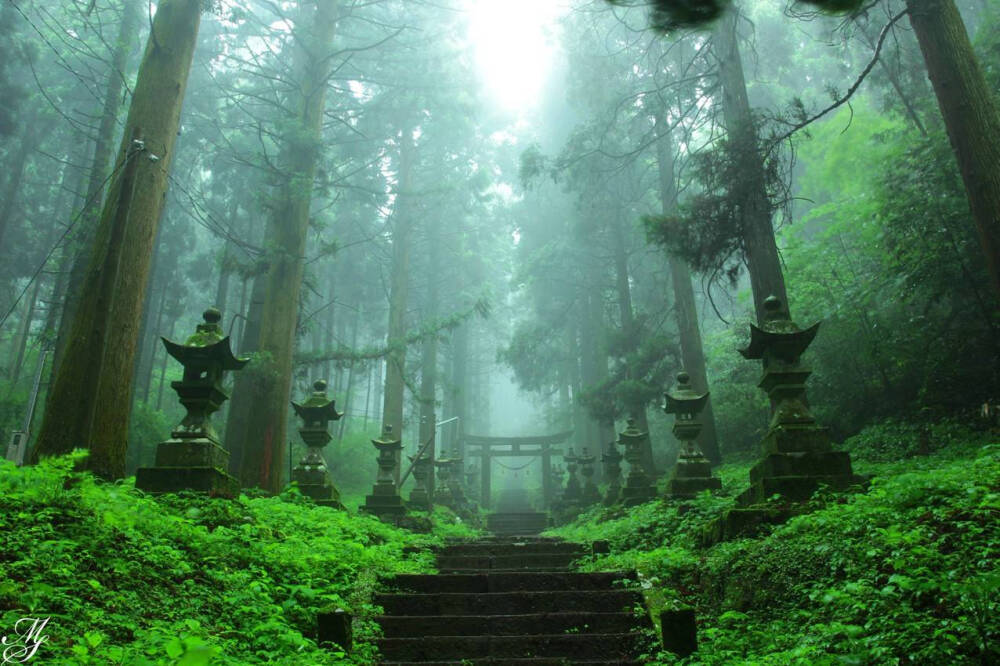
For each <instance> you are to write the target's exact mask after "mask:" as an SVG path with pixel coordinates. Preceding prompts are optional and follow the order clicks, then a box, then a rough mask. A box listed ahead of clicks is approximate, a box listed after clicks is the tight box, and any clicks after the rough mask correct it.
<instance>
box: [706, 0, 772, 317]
mask: <svg viewBox="0 0 1000 666" xmlns="http://www.w3.org/2000/svg"><path fill="white" fill-rule="evenodd" d="M738 18H739V12H738V11H737V10H736V9H735V8H733V9H730V10H729V11H727V12H726V13H725V14H724V15H723V16H722V18H720V19H719V20H718V21H716V23H715V26H714V29H713V32H712V41H713V42H714V48H715V54H716V58H717V59H718V61H719V79H720V81H721V83H722V114H723V117H724V118H725V121H726V132H727V134H728V139H729V142H730V146H731V147H732V148H733V149H735V150H736V151H737V152H738V154H739V155H741V157H742V161H743V164H742V168H741V171H742V173H743V174H744V182H743V183H741V184H740V185H741V188H740V189H741V191H742V192H743V196H744V201H743V205H742V208H743V211H744V213H743V219H742V220H741V223H742V237H743V249H744V252H745V255H746V263H747V272H748V273H749V274H750V288H751V290H752V291H753V302H754V307H755V308H756V311H757V319H758V321H760V320H762V317H763V314H764V300H765V299H766V298H767V297H768V296H772V295H773V296H777V297H778V298H780V299H781V301H782V303H784V304H785V306H786V307H788V294H786V293H785V278H784V276H783V275H782V272H781V260H780V258H779V257H778V246H777V245H776V244H775V242H774V227H773V226H772V225H771V202H770V201H769V200H768V196H767V186H766V178H765V170H764V158H763V155H762V154H761V152H760V146H759V143H758V140H757V138H758V137H757V127H756V125H755V123H754V119H753V115H752V114H751V112H750V102H749V101H748V99H747V86H746V79H745V78H744V76H743V61H742V60H741V56H740V49H739V44H738V37H737V34H736V23H737V19H738Z"/></svg>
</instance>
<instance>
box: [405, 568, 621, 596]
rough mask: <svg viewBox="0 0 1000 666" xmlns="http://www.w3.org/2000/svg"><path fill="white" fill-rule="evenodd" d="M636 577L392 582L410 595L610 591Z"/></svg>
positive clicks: (519, 575)
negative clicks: (621, 582) (624, 581)
mask: <svg viewBox="0 0 1000 666" xmlns="http://www.w3.org/2000/svg"><path fill="white" fill-rule="evenodd" d="M630 577H631V578H635V574H634V573H632V574H631V575H630V574H629V573H628V572H621V571H611V572H595V573H579V572H565V573H561V572H556V573H548V572H537V571H525V572H510V573H477V574H437V575H433V574H405V575H400V576H396V577H395V578H393V579H392V580H391V581H390V585H393V586H395V587H397V588H399V589H400V590H404V591H407V592H424V593H435V592H467V593H475V592H480V593H482V592H518V591H535V592H540V591H552V590H607V589H613V588H614V587H615V586H616V585H619V584H620V583H619V581H622V580H624V579H627V578H630Z"/></svg>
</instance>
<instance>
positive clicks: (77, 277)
mask: <svg viewBox="0 0 1000 666" xmlns="http://www.w3.org/2000/svg"><path fill="white" fill-rule="evenodd" d="M139 8H140V4H139V0H125V2H124V3H123V6H122V10H123V12H122V22H121V25H120V26H119V28H118V39H117V40H116V42H115V50H114V52H113V53H112V55H111V67H110V68H109V70H108V78H107V81H106V83H105V85H104V106H103V109H102V111H101V123H100V126H99V127H98V130H97V136H96V138H95V139H94V152H93V156H92V157H91V160H90V169H89V171H88V180H87V190H86V194H85V195H84V199H83V207H82V208H81V210H80V217H79V222H78V227H77V229H76V231H75V232H74V233H73V235H72V236H71V241H70V243H69V244H68V246H67V252H69V254H70V255H71V257H72V259H71V261H72V268H71V269H70V275H69V278H68V279H69V281H68V283H67V285H66V290H65V297H64V300H63V304H62V316H61V318H60V319H59V332H58V333H57V334H56V343H55V354H54V355H53V360H52V374H53V376H55V374H56V373H57V372H58V371H59V365H60V363H62V359H63V355H64V353H65V351H66V343H67V341H68V339H69V335H70V327H71V326H72V323H73V320H74V318H75V316H76V308H77V304H78V303H79V302H80V291H81V290H82V289H83V283H84V280H85V278H86V275H87V266H88V265H89V263H90V254H91V251H92V249H93V245H94V233H95V230H96V228H97V223H98V219H99V218H100V215H101V210H102V207H101V192H102V191H103V190H104V186H105V184H106V183H105V181H106V179H107V177H108V163H109V162H111V157H112V153H113V151H114V140H115V131H116V128H117V124H118V112H119V109H120V108H121V105H122V89H123V88H124V86H125V82H124V80H123V76H124V74H125V70H126V68H127V66H128V55H129V51H130V46H131V44H132V40H133V39H134V38H135V36H136V32H137V31H138V29H139ZM143 129H144V128H143ZM126 136H127V135H126Z"/></svg>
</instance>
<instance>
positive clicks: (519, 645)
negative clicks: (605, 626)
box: [378, 632, 644, 661]
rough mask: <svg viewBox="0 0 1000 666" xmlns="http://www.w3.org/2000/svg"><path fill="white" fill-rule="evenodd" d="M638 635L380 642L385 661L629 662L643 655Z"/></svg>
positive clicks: (484, 637) (537, 636) (400, 639)
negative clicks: (543, 659) (552, 659)
mask: <svg viewBox="0 0 1000 666" xmlns="http://www.w3.org/2000/svg"><path fill="white" fill-rule="evenodd" d="M643 645H644V641H643V636H642V634H640V633H637V632H634V633H622V634H539V635H532V636H424V637H420V638H381V639H379V640H378V647H379V651H380V652H381V653H382V656H383V657H384V658H385V659H397V660H403V659H405V660H408V661H433V660H437V661H446V660H449V659H450V660H462V659H479V658H483V657H492V658H494V659H496V658H526V657H562V658H564V659H568V660H571V661H572V660H574V659H577V660H579V659H589V660H594V659H602V660H605V661H607V660H616V659H632V658H634V657H635V655H637V654H640V653H641V652H643Z"/></svg>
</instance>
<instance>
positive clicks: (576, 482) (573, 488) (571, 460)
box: [562, 447, 583, 504]
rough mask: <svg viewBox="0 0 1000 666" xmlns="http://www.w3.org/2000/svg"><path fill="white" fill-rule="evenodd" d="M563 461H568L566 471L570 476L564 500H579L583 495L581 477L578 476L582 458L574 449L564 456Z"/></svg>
mask: <svg viewBox="0 0 1000 666" xmlns="http://www.w3.org/2000/svg"><path fill="white" fill-rule="evenodd" d="M563 462H565V463H566V473H567V474H568V477H567V479H566V489H565V490H564V491H563V495H562V500H563V502H565V503H567V504H568V503H572V502H579V501H580V498H581V496H582V495H583V493H582V491H581V490H580V479H579V478H577V476H576V470H577V465H578V464H579V462H580V459H579V458H578V457H577V455H576V452H575V451H574V450H573V449H572V447H571V448H570V450H569V453H567V454H566V455H564V456H563Z"/></svg>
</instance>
